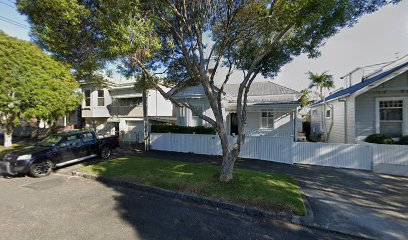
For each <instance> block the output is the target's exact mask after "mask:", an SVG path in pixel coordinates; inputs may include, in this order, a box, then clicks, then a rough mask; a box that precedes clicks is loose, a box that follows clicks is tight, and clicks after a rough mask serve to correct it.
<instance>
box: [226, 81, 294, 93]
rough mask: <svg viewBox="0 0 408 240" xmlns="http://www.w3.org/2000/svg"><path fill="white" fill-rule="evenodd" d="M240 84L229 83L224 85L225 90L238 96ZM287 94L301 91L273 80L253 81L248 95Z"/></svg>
mask: <svg viewBox="0 0 408 240" xmlns="http://www.w3.org/2000/svg"><path fill="white" fill-rule="evenodd" d="M238 89H239V84H227V85H225V87H224V92H225V93H226V94H228V95H231V96H233V97H236V96H238ZM285 94H299V92H297V91H295V90H293V89H290V88H287V87H284V86H281V85H279V84H276V83H273V82H271V81H265V82H253V83H252V85H251V87H250V89H249V92H248V96H271V95H285Z"/></svg>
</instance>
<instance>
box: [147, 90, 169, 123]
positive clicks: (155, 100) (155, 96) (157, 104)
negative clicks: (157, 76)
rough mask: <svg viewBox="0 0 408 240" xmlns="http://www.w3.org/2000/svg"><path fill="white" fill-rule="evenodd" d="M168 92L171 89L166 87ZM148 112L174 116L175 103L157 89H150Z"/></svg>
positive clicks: (150, 114) (153, 114)
mask: <svg viewBox="0 0 408 240" xmlns="http://www.w3.org/2000/svg"><path fill="white" fill-rule="evenodd" d="M164 90H165V91H166V92H167V91H168V90H169V89H164ZM147 102H148V105H147V108H148V109H147V113H148V115H149V116H152V117H153V116H155V117H158V116H173V104H172V103H171V102H170V100H167V99H165V98H164V97H163V96H162V95H161V94H160V93H159V92H158V91H157V90H149V91H148V97H147Z"/></svg>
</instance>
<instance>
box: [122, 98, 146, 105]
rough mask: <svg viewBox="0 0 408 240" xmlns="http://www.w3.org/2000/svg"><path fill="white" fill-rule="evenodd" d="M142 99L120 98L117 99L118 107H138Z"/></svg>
mask: <svg viewBox="0 0 408 240" xmlns="http://www.w3.org/2000/svg"><path fill="white" fill-rule="evenodd" d="M141 102H142V98H122V99H119V106H120V107H135V106H138V105H140V103H141Z"/></svg>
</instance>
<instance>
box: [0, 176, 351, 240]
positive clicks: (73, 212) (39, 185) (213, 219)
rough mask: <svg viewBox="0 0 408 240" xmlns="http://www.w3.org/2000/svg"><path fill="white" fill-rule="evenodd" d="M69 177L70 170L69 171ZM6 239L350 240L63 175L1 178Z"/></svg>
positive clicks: (0, 213) (1, 226)
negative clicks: (37, 177)
mask: <svg viewBox="0 0 408 240" xmlns="http://www.w3.org/2000/svg"><path fill="white" fill-rule="evenodd" d="M65 172H66V171H65ZM0 239H2V240H3V239H4V240H7V239H13V240H21V239H30V240H33V239H61V240H62V239H350V237H347V236H342V235H337V234H333V233H329V232H324V231H318V230H316V229H308V228H304V227H301V226H298V225H293V224H288V223H282V222H278V221H270V220H266V221H265V220H262V219H256V218H250V217H248V216H245V215H236V214H233V213H231V212H228V211H225V210H217V209H212V208H209V207H206V206H200V205H196V204H192V203H187V202H183V201H180V200H176V199H171V198H166V197H162V196H159V195H155V194H149V193H145V192H140V191H135V190H132V189H128V188H121V187H111V186H106V185H104V184H102V183H99V182H95V181H93V180H88V179H83V178H79V177H70V176H68V175H65V174H64V171H60V172H59V173H57V174H53V175H51V176H49V177H47V178H41V179H34V178H30V177H18V178H12V179H4V178H1V177H0Z"/></svg>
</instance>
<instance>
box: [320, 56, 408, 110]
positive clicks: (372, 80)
mask: <svg viewBox="0 0 408 240" xmlns="http://www.w3.org/2000/svg"><path fill="white" fill-rule="evenodd" d="M407 65H408V62H405V63H404V64H401V65H399V66H397V67H395V68H392V69H390V70H388V71H385V72H383V73H380V74H378V75H376V76H374V77H372V78H368V79H366V80H365V81H362V82H359V83H357V84H355V85H353V86H351V87H348V88H346V89H343V90H340V91H338V92H335V93H333V94H331V95H329V96H327V97H326V98H325V99H324V100H320V101H318V102H316V103H314V104H313V105H312V106H316V105H318V104H320V103H323V102H324V101H326V102H327V101H330V100H332V99H335V98H339V97H342V96H346V95H349V94H352V93H354V92H356V91H358V90H360V89H362V88H364V87H366V86H368V85H370V84H373V83H375V82H376V81H378V80H380V79H382V78H383V77H385V76H387V75H389V74H391V73H393V72H395V71H397V70H399V69H401V68H403V67H405V66H407Z"/></svg>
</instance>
